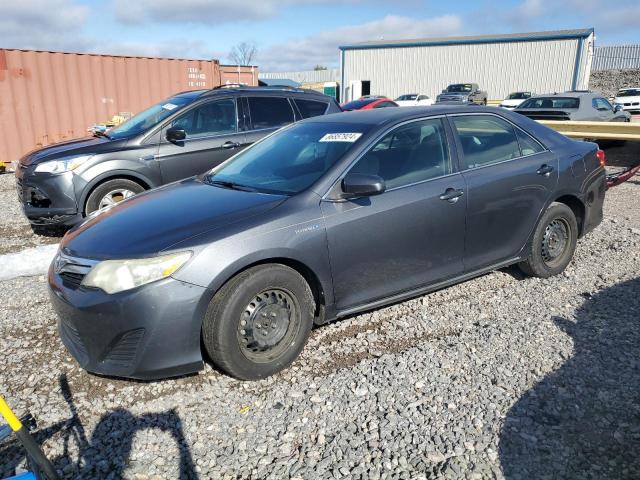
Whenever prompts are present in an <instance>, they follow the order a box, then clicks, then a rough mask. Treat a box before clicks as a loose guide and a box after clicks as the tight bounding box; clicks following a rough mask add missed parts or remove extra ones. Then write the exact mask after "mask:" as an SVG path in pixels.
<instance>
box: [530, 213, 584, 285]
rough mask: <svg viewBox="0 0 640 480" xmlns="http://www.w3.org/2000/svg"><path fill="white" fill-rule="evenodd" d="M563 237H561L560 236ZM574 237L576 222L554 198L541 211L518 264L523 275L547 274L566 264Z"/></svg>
mask: <svg viewBox="0 0 640 480" xmlns="http://www.w3.org/2000/svg"><path fill="white" fill-rule="evenodd" d="M563 239H564V240H563ZM577 241H578V222H577V221H576V216H575V215H574V213H573V211H572V210H571V209H570V208H569V207H568V206H567V205H565V204H564V203H557V202H554V203H552V204H551V205H549V208H547V210H546V211H545V212H544V214H543V215H542V218H540V221H539V222H538V225H537V226H536V230H535V232H534V234H533V239H532V241H531V252H530V253H529V256H528V257H527V259H526V260H525V261H523V262H521V263H520V264H518V266H519V267H520V269H521V270H522V271H523V272H524V273H525V274H527V275H530V276H533V277H540V278H549V277H552V276H554V275H558V274H559V273H562V272H563V271H564V269H565V268H566V267H567V265H569V262H571V259H572V258H573V253H574V252H575V250H576V243H577Z"/></svg>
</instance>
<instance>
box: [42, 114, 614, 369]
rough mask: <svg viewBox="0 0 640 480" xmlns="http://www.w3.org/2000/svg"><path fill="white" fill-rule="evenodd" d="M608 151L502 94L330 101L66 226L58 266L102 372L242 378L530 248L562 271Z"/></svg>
mask: <svg viewBox="0 0 640 480" xmlns="http://www.w3.org/2000/svg"><path fill="white" fill-rule="evenodd" d="M604 195H605V172H604V154H603V153H602V152H601V151H599V150H598V147H597V145H595V144H593V143H587V142H577V141H574V140H570V139H568V138H566V137H564V136H562V135H560V134H557V133H556V132H554V131H552V130H549V129H547V128H546V127H544V126H541V125H540V124H538V123H536V122H535V121H533V120H530V119H528V118H526V117H524V116H522V115H518V114H515V113H512V112H509V111H506V110H504V109H496V108H485V107H476V106H473V107H464V106H460V107H458V106H442V107H433V108H430V109H428V110H426V109H423V108H420V107H416V108H401V109H393V108H389V109H380V110H371V111H362V112H352V113H339V114H335V115H328V116H324V117H317V118H313V119H309V120H305V121H302V122H299V123H297V124H294V125H291V126H288V127H285V128H283V129H281V130H279V131H277V132H275V133H274V134H272V135H270V136H268V137H266V138H265V139H263V140H261V141H259V142H257V143H256V144H254V145H253V146H251V147H249V148H248V149H246V150H244V151H242V152H240V153H238V154H237V155H235V156H234V157H232V158H231V159H229V160H227V161H226V162H225V163H223V164H221V165H219V166H218V167H216V168H215V169H213V170H211V171H210V172H208V173H206V174H204V175H201V176H198V177H194V178H190V179H187V180H182V181H179V182H176V183H172V184H169V185H166V186H163V187H160V188H157V189H155V190H151V191H149V192H145V193H143V194H141V195H138V196H136V197H133V198H131V199H129V200H126V201H124V202H122V203H121V204H118V205H116V206H114V207H112V208H111V209H109V210H106V211H103V212H102V213H100V214H98V215H96V216H94V217H91V218H89V219H87V220H86V221H85V222H84V223H83V224H82V225H80V226H78V227H76V228H75V229H73V230H71V231H70V232H68V233H67V235H66V236H65V237H64V239H63V240H62V243H61V245H60V251H59V253H58V254H57V256H56V257H55V259H54V261H53V263H52V265H51V268H50V270H49V277H48V278H49V285H50V292H51V299H52V302H53V304H54V306H55V309H56V311H57V313H58V316H59V332H60V337H61V338H62V341H63V342H64V344H65V345H66V347H67V348H68V350H69V351H70V352H71V354H72V355H73V356H74V357H75V358H76V359H77V361H78V362H79V363H80V365H81V366H82V367H83V368H85V369H86V370H89V371H91V372H95V373H100V374H105V375H113V376H121V377H131V378H143V379H151V378H160V377H167V376H174V375H180V374H185V373H190V372H195V371H197V370H199V369H201V368H202V367H203V364H204V361H205V360H209V361H211V362H212V363H213V364H214V365H215V366H216V367H218V368H219V369H221V370H223V371H224V372H227V373H228V374H230V375H232V376H234V377H237V378H240V379H259V378H263V377H266V376H269V375H272V374H274V373H276V372H278V371H280V370H282V369H283V368H285V367H286V366H287V365H289V364H290V363H291V362H292V361H293V360H295V358H296V357H297V356H298V354H299V353H300V351H301V350H302V349H303V347H304V345H305V342H306V340H307V338H308V336H309V332H310V331H311V328H312V326H313V325H314V324H322V323H324V322H327V321H330V320H333V319H337V318H340V317H345V316H348V315H352V314H355V313H357V312H360V311H363V310H368V309H372V308H376V307H380V306H382V305H386V304H389V303H393V302H398V301H401V300H404V299H407V298H410V297H414V296H417V295H421V294H424V293H425V292H428V291H431V290H434V289H438V288H442V287H444V286H447V285H450V284H453V283H456V282H461V281H464V280H466V279H469V278H471V277H474V276H477V275H480V274H482V273H485V272H488V271H490V270H493V269H496V268H501V267H504V266H507V265H511V264H518V265H519V266H520V268H521V269H522V270H523V271H524V272H526V273H527V274H530V275H534V276H538V277H549V276H551V275H556V274H558V273H560V272H562V271H563V270H564V268H565V267H566V266H567V264H568V263H569V262H570V261H571V258H572V256H573V253H574V250H575V247H576V241H577V239H578V238H579V237H581V236H582V235H584V234H586V233H587V232H589V231H590V230H592V229H593V228H594V227H596V226H597V225H598V224H599V223H600V221H601V220H602V205H603V201H604Z"/></svg>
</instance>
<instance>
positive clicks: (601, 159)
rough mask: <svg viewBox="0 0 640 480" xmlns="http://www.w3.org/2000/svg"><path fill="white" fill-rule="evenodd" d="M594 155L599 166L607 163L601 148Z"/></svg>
mask: <svg viewBox="0 0 640 480" xmlns="http://www.w3.org/2000/svg"><path fill="white" fill-rule="evenodd" d="M596 157H598V162H599V163H600V166H601V167H604V166H605V165H606V164H607V160H606V158H605V156H604V152H603V151H602V150H598V152H597V153H596Z"/></svg>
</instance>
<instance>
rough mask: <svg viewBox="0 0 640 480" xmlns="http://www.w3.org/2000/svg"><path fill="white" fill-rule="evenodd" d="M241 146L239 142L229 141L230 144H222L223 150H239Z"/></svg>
mask: <svg viewBox="0 0 640 480" xmlns="http://www.w3.org/2000/svg"><path fill="white" fill-rule="evenodd" d="M239 146H240V144H239V143H238V142H232V141H231V140H229V141H228V142H224V143H223V144H222V148H227V149H228V148H238V147H239Z"/></svg>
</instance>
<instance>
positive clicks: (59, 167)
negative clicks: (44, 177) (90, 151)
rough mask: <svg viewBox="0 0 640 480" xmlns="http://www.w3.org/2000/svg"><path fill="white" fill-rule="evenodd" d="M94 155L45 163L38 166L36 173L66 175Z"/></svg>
mask: <svg viewBox="0 0 640 480" xmlns="http://www.w3.org/2000/svg"><path fill="white" fill-rule="evenodd" d="M91 157H93V155H76V156H73V157H66V158H60V159H58V160H49V161H44V162H42V163H39V164H38V165H36V170H35V171H36V172H41V173H64V172H70V171H71V170H75V169H76V168H78V167H79V166H80V165H82V164H83V163H84V162H86V161H87V160H89V159H90V158H91Z"/></svg>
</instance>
